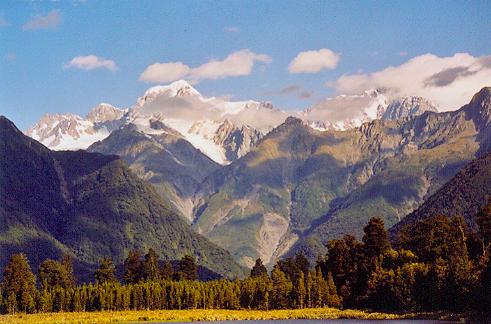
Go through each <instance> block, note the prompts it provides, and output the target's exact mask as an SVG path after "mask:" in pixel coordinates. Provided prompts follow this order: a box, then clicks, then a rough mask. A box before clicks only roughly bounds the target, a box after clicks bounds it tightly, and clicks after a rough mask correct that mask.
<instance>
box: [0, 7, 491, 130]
mask: <svg viewBox="0 0 491 324" xmlns="http://www.w3.org/2000/svg"><path fill="white" fill-rule="evenodd" d="M490 14H491V2H490V1H465V2H464V1H420V2H415V1H390V2H389V1H355V2H349V1H329V2H327V1H281V2H280V1H257V2H254V1H91V0H88V1H82V2H80V1H59V2H58V1H53V2H50V1H2V2H1V3H0V82H1V83H0V113H1V114H4V115H6V116H7V117H8V118H10V119H12V120H13V121H14V122H15V123H16V124H17V125H18V126H19V127H20V128H21V129H26V128H27V127H29V126H30V125H32V124H33V123H35V122H36V121H37V120H38V119H39V118H40V117H41V116H42V115H43V114H45V113H49V112H74V113H77V114H81V115H85V114H86V113H87V112H88V111H89V110H90V108H91V107H93V106H95V105H96V104H98V103H99V102H108V103H111V104H113V105H116V106H120V107H129V106H131V105H132V104H133V103H134V102H135V100H136V98H137V97H138V96H140V95H142V94H143V92H144V91H145V89H147V88H149V87H150V86H152V85H154V84H157V83H158V82H153V83H152V82H145V81H142V80H140V79H141V74H142V73H143V72H144V71H145V69H146V68H147V67H148V66H150V65H152V64H154V63H157V62H159V63H169V62H174V63H175V62H181V63H182V65H183V66H185V69H189V71H190V72H188V73H187V74H185V76H184V77H185V78H188V77H189V78H194V82H196V86H195V87H196V88H197V89H198V90H199V91H200V92H201V93H203V94H205V95H217V96H220V95H230V96H232V98H233V99H234V100H235V99H237V100H242V99H256V100H267V101H271V102H273V104H275V105H276V106H279V107H281V108H284V109H287V110H288V109H299V108H305V107H307V106H309V105H311V104H314V103H315V102H317V101H319V100H321V99H322V98H324V97H326V96H329V95H334V94H335V93H340V92H343V91H347V92H349V91H350V89H353V91H355V90H360V89H361V88H360V87H361V86H370V85H372V84H373V85H384V84H385V83H384V82H386V83H387V82H389V83H390V79H387V80H385V79H384V78H388V77H386V75H387V74H381V75H376V74H370V73H373V72H377V71H384V69H386V68H387V67H389V66H395V67H398V66H401V65H403V64H405V63H406V62H407V61H409V60H411V59H415V58H419V57H423V58H428V57H425V56H423V55H424V54H427V53H431V54H433V55H434V57H431V58H430V59H431V60H433V61H434V64H433V63H431V64H432V66H437V65H438V64H442V65H441V66H442V67H441V69H442V70H441V71H443V70H445V69H447V70H448V69H450V68H452V69H454V68H455V67H460V65H459V64H460V63H459V62H464V61H465V64H464V65H465V67H467V68H470V69H471V70H472V71H473V73H474V72H475V73H474V76H473V79H472V80H470V79H469V80H468V81H466V82H467V83H465V86H466V87H470V88H472V91H474V88H475V87H477V86H480V85H481V83H485V81H486V79H487V77H488V76H489V75H490V74H489V73H488V72H486V73H484V72H482V71H481V70H480V69H481V66H482V68H483V69H484V68H486V66H487V67H489V66H490V63H489V61H488V60H486V61H485V59H486V57H487V56H488V55H490V54H491V36H490V35H491V15H490ZM320 49H328V50H329V51H331V52H332V53H334V54H335V55H336V57H337V62H336V64H334V66H333V65H332V64H331V66H329V64H327V65H326V66H328V67H324V68H320V69H319V70H318V71H317V70H316V69H317V68H316V67H314V70H315V72H313V71H309V72H308V73H292V71H289V65H290V64H291V62H292V60H293V59H294V58H295V57H296V56H297V55H298V54H299V53H302V52H305V51H310V50H311V51H318V50H320ZM241 50H248V51H246V52H247V53H249V54H247V55H249V56H251V55H252V56H254V55H256V56H255V57H256V58H253V59H250V60H252V68H251V69H250V71H247V69H246V71H244V72H243V73H242V75H240V76H234V75H227V73H229V74H230V71H229V72H226V71H225V72H219V73H218V74H214V75H215V76H211V77H210V76H209V75H210V74H209V73H208V74H207V75H208V77H203V72H202V71H201V72H197V71H198V70H199V69H196V68H197V67H200V66H202V65H203V64H206V63H208V62H209V61H210V60H211V61H213V60H215V61H223V60H224V59H225V58H227V56H229V55H231V54H233V53H236V52H239V51H241ZM242 53H244V52H242ZM456 53H467V54H466V56H462V57H461V56H454V55H455V54H456ZM89 55H94V56H97V57H98V58H99V59H100V60H101V61H98V62H99V63H100V66H99V68H93V69H91V70H86V69H81V68H80V67H81V65H80V64H76V62H75V63H73V64H72V65H70V64H69V63H70V62H71V61H72V60H73V59H74V58H76V57H85V56H89ZM247 55H246V56H247ZM261 55H262V56H261ZM444 58H448V59H447V60H444ZM450 58H451V59H450ZM480 58H482V59H480ZM103 59H105V60H106V61H103ZM307 59H309V58H308V57H307ZM250 60H249V61H250ZM422 61H424V60H423V59H415V61H414V62H413V63H411V64H421V62H422ZM433 61H432V62H433ZM450 61H451V63H448V62H450ZM77 62H78V61H77ZM110 62H112V63H110ZM484 62H487V63H484ZM331 63H332V62H331ZM111 64H113V65H111ZM448 64H450V65H448ZM476 64H477V65H476ZM479 64H481V65H479ZM485 64H487V65H486V66H485ZM418 66H419V65H418ZM438 66H439V65H438ZM476 66H478V68H476ZM220 68H223V64H222V65H218V66H217V67H216V69H220ZM216 69H214V70H213V71H212V72H210V73H217V71H216ZM476 69H479V71H478V70H476ZM490 69H491V68H490ZM301 70H302V67H300V71H301ZM410 70H411V71H412V70H415V71H417V70H418V69H417V67H416V68H414V69H413V68H411V69H410ZM474 70H475V71H474ZM304 71H305V68H304ZM401 71H404V69H403V68H401ZM452 71H454V70H452ZM476 71H478V72H476ZM486 71H488V70H486ZM297 72H298V71H297ZM437 72H438V71H437ZM220 73H221V74H220ZM401 73H402V72H401ZM232 74H233V73H232ZM216 75H221V76H222V78H218V79H214V78H216V77H217V76H216ZM353 75H356V76H362V77H363V80H364V81H363V82H362V83H361V85H360V82H358V80H359V79H360V77H357V78H355V79H354V78H347V79H344V78H342V77H343V76H353ZM164 77H165V76H164ZM461 77H462V78H464V74H462V75H460V76H459V78H460V79H459V80H461V81H462V80H464V79H462V78H461ZM154 79H155V78H154ZM157 79H158V77H157ZM381 79H384V81H381ZM454 79H455V78H454ZM346 80H348V81H349V82H348V83H346V82H345V81H346ZM465 80H467V79H465ZM483 80H484V81H483ZM354 81H357V82H356V84H357V85H358V86H356V87H355V86H354ZM452 81H453V80H452ZM333 84H334V86H333ZM489 84H491V79H489V82H488V85H489ZM482 85H485V84H482ZM459 86H460V87H463V86H464V83H461V84H460V85H459ZM401 87H402V86H401ZM285 88H286V89H287V90H284V91H281V90H282V89H285ZM288 89H290V90H288ZM412 90H414V91H417V89H412ZM440 90H441V89H439V91H438V92H432V93H429V96H430V97H431V95H432V94H433V93H434V94H435V95H436V94H438V95H442V94H444V93H445V92H442V91H440ZM446 90H447V91H449V93H450V92H451V93H455V89H450V88H449V89H446ZM301 93H304V95H303V96H300V94H301ZM425 94H426V92H425ZM300 97H302V98H300ZM459 103H460V102H459ZM443 104H448V105H451V104H453V102H449V103H447V102H443Z"/></svg>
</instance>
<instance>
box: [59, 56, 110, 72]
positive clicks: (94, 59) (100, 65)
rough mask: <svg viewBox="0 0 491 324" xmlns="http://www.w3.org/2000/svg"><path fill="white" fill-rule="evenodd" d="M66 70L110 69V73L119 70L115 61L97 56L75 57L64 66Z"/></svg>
mask: <svg viewBox="0 0 491 324" xmlns="http://www.w3.org/2000/svg"><path fill="white" fill-rule="evenodd" d="M64 68H65V69H68V68H76V69H81V70H95V69H108V70H110V71H116V70H117V69H118V67H117V66H116V63H114V61H112V60H108V59H105V58H103V57H98V56H95V55H87V56H77V57H74V58H73V59H72V60H71V61H70V62H68V63H67V64H65V65H64Z"/></svg>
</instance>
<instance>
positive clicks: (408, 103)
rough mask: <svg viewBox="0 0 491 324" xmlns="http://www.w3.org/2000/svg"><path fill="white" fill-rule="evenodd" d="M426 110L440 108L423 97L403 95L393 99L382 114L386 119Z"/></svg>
mask: <svg viewBox="0 0 491 324" xmlns="http://www.w3.org/2000/svg"><path fill="white" fill-rule="evenodd" d="M425 111H432V112H438V108H437V106H436V105H435V104H433V103H432V102H431V101H429V100H428V99H425V98H422V97H416V96H412V97H402V98H398V99H395V100H393V101H392V102H391V103H390V104H389V105H388V106H387V109H386V110H385V112H384V114H383V115H382V117H381V118H382V119H384V120H397V119H402V118H408V117H414V116H417V115H421V114H422V113H424V112H425Z"/></svg>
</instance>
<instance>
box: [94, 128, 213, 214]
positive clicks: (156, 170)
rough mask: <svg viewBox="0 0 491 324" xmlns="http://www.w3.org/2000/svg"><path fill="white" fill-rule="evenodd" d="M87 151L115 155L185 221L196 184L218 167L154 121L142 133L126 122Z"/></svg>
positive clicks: (172, 132) (186, 142)
mask: <svg viewBox="0 0 491 324" xmlns="http://www.w3.org/2000/svg"><path fill="white" fill-rule="evenodd" d="M88 151H89V152H99V153H103V154H117V155H119V156H120V157H121V158H122V159H123V160H125V161H126V162H127V163H128V165H129V166H130V168H131V170H132V171H133V172H134V173H135V174H136V175H138V176H139V177H140V178H142V179H145V180H148V181H149V182H150V183H152V184H153V185H154V186H155V188H156V190H157V192H158V193H159V194H160V196H161V197H162V198H163V199H164V200H165V201H166V202H167V204H168V205H169V206H173V207H174V209H175V210H176V211H178V212H179V213H180V214H181V215H183V216H184V217H185V219H186V220H188V221H189V222H191V221H192V218H193V215H192V213H193V202H192V197H193V194H194V191H195V190H196V187H197V186H198V185H199V183H200V182H201V181H203V179H204V178H205V177H206V176H207V175H208V174H210V173H211V172H213V171H215V170H216V169H218V167H219V164H217V163H215V162H214V161H212V160H211V159H210V158H208V157H207V156H206V155H204V154H203V153H201V152H200V151H199V150H197V149H196V148H194V146H192V145H191V144H190V143H189V142H188V141H186V140H185V139H184V138H183V136H182V135H181V134H179V133H178V132H176V131H174V130H172V129H170V128H169V127H166V126H165V125H164V124H163V123H161V122H160V121H157V120H150V123H149V125H147V129H146V132H145V131H142V130H140V129H139V128H138V127H137V126H136V125H134V124H128V125H126V126H124V127H122V128H120V129H118V130H115V131H114V132H112V133H111V135H109V136H108V137H107V138H106V139H104V140H103V141H100V142H96V143H94V144H92V145H91V146H90V147H89V148H88Z"/></svg>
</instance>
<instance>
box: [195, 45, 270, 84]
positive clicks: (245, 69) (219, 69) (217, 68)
mask: <svg viewBox="0 0 491 324" xmlns="http://www.w3.org/2000/svg"><path fill="white" fill-rule="evenodd" d="M255 62H263V63H269V62H271V58H270V57H269V56H268V55H265V54H256V53H254V52H251V51H250V50H247V49H246V50H240V51H237V52H234V53H232V54H230V55H228V56H227V57H226V58H225V59H223V60H222V61H218V60H211V61H210V62H208V63H205V64H203V65H201V66H199V67H197V68H194V69H192V70H191V77H192V78H193V79H223V78H227V77H236V76H242V75H249V74H251V72H252V67H253V66H254V63H255Z"/></svg>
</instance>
